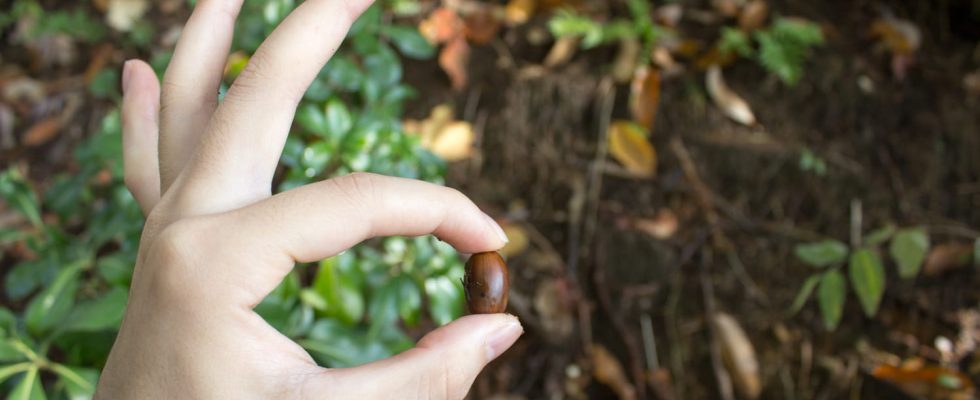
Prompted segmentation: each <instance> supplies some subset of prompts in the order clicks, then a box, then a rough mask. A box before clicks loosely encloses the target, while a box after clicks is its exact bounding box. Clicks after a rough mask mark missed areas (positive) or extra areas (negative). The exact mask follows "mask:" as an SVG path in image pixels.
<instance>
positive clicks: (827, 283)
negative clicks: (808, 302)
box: [817, 269, 847, 331]
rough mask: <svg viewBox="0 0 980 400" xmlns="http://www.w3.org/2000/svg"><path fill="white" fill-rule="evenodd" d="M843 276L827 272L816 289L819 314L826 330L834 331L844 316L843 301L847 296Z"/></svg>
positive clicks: (836, 272) (833, 271) (836, 271)
mask: <svg viewBox="0 0 980 400" xmlns="http://www.w3.org/2000/svg"><path fill="white" fill-rule="evenodd" d="M845 286H846V283H845V282H844V275H843V274H841V273H840V271H838V270H836V269H834V270H830V271H827V272H825V273H824V274H823V276H822V277H821V278H820V286H819V287H818V288H817V304H818V305H819V306H820V314H821V315H822V316H823V324H824V327H826V328H827V330H831V331H832V330H834V329H836V328H837V325H838V324H840V319H841V316H843V315H844V300H845V299H846V296H847V291H846V290H845V289H846V287H845Z"/></svg>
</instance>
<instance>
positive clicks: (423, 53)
mask: <svg viewBox="0 0 980 400" xmlns="http://www.w3.org/2000/svg"><path fill="white" fill-rule="evenodd" d="M381 33H382V34H384V35H385V36H387V37H388V39H391V41H392V43H394V44H395V47H397V48H398V50H399V51H401V52H402V54H404V55H405V56H407V57H410V58H414V59H418V60H425V59H429V58H431V57H432V56H433V55H434V54H435V53H436V48H435V47H434V46H432V44H431V43H429V41H428V40H426V39H425V38H424V37H423V36H422V34H420V33H419V31H418V29H415V27H410V26H395V25H387V26H383V27H381Z"/></svg>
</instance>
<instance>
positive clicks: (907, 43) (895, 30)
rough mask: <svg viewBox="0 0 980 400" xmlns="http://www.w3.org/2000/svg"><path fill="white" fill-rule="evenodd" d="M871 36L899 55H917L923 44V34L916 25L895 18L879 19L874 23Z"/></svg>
mask: <svg viewBox="0 0 980 400" xmlns="http://www.w3.org/2000/svg"><path fill="white" fill-rule="evenodd" d="M871 36H872V37H875V38H877V39H878V40H880V41H881V42H882V43H884V45H885V47H887V48H888V49H889V50H891V51H892V52H893V53H898V54H912V53H915V52H916V50H918V49H919V46H920V45H921V44H922V33H921V32H920V31H919V27H917V26H916V25H915V23H913V22H912V21H909V20H904V19H899V18H894V17H884V18H878V19H876V20H875V21H874V22H872V23H871Z"/></svg>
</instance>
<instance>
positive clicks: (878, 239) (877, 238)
mask: <svg viewBox="0 0 980 400" xmlns="http://www.w3.org/2000/svg"><path fill="white" fill-rule="evenodd" d="M895 230H896V228H895V225H892V224H888V225H885V227H883V228H880V229H877V230H875V231H872V232H871V233H869V234H868V236H865V237H864V245H865V246H868V247H875V246H877V245H880V244H882V243H885V242H887V241H888V239H891V238H892V236H894V235H895Z"/></svg>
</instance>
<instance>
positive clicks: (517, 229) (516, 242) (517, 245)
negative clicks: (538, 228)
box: [499, 221, 530, 259]
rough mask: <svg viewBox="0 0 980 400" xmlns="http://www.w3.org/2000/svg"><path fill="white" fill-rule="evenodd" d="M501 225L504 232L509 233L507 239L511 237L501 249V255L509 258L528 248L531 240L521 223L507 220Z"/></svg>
mask: <svg viewBox="0 0 980 400" xmlns="http://www.w3.org/2000/svg"><path fill="white" fill-rule="evenodd" d="M500 227H501V228H503V230H504V234H505V235H507V239H510V240H509V241H508V242H507V244H505V245H504V247H503V248H502V249H500V250H499V252H500V255H502V256H504V258H507V259H509V258H511V257H513V256H516V255H519V254H521V253H523V252H524V251H525V250H527V246H528V243H529V242H530V241H529V239H528V237H527V232H526V231H525V230H524V228H523V227H521V225H520V224H516V223H512V222H506V221H505V222H502V223H501V224H500Z"/></svg>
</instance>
